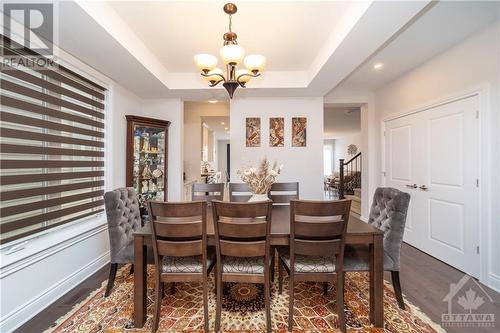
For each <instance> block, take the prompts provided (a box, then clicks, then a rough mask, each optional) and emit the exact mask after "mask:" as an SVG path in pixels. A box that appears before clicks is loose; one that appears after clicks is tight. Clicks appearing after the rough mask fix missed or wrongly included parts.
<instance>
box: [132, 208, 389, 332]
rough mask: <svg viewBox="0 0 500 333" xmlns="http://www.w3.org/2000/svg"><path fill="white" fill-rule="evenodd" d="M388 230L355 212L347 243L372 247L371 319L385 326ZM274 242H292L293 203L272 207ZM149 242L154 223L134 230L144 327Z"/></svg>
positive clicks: (137, 297) (210, 237)
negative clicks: (369, 222) (385, 238)
mask: <svg viewBox="0 0 500 333" xmlns="http://www.w3.org/2000/svg"><path fill="white" fill-rule="evenodd" d="M207 210H208V211H207V243H208V245H209V246H215V235H214V224H213V216H212V209H211V207H210V206H208V207H207ZM383 236H384V233H383V232H382V231H381V230H379V229H377V228H375V227H374V226H372V225H370V224H368V223H365V222H363V221H361V220H360V219H358V218H356V217H355V216H352V215H351V216H350V217H349V222H348V224H347V233H346V238H345V243H346V245H351V244H352V245H354V244H356V245H360V244H365V245H367V246H368V248H369V261H370V262H369V272H368V274H369V283H370V286H369V306H370V316H369V317H370V321H371V323H372V324H373V325H374V326H375V327H383V326H384V302H383V296H384V270H383V267H384V249H383ZM270 237H271V239H270V243H271V246H287V245H289V243H290V206H288V205H276V206H273V209H272V221H271V235H270ZM147 246H152V232H151V225H150V224H149V223H147V224H145V225H144V226H143V227H142V228H140V229H139V230H137V231H136V232H135V233H134V251H135V252H134V326H135V327H136V328H140V327H143V326H144V323H145V321H146V288H147V283H146V278H147V271H146V268H147V267H146V266H147V260H146V253H147V248H146V247H147Z"/></svg>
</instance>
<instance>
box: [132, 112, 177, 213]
mask: <svg viewBox="0 0 500 333" xmlns="http://www.w3.org/2000/svg"><path fill="white" fill-rule="evenodd" d="M125 117H126V118H127V165H126V172H127V179H126V184H127V186H128V187H133V188H134V189H135V190H136V192H137V198H138V200H139V207H140V210H141V218H142V221H143V222H145V221H147V220H148V210H147V207H146V202H147V201H148V200H163V201H166V200H167V193H168V187H167V185H168V182H167V175H168V169H167V165H168V128H169V126H170V122H169V121H166V120H159V119H152V118H145V117H139V116H133V115H127V116H125Z"/></svg>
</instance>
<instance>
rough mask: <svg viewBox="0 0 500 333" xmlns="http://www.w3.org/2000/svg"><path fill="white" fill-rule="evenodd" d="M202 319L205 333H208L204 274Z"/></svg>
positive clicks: (206, 293)
mask: <svg viewBox="0 0 500 333" xmlns="http://www.w3.org/2000/svg"><path fill="white" fill-rule="evenodd" d="M203 317H204V321H205V322H204V328H205V332H206V333H208V283H207V275H206V274H205V276H204V277H203Z"/></svg>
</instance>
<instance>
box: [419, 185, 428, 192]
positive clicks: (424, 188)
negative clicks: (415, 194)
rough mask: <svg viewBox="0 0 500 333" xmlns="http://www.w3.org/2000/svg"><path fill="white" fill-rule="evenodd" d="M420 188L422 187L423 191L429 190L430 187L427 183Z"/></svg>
mask: <svg viewBox="0 0 500 333" xmlns="http://www.w3.org/2000/svg"><path fill="white" fill-rule="evenodd" d="M419 189H421V190H422V191H427V190H428V189H429V188H428V187H427V186H425V185H422V186H420V187H419Z"/></svg>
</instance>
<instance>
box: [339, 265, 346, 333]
mask: <svg viewBox="0 0 500 333" xmlns="http://www.w3.org/2000/svg"><path fill="white" fill-rule="evenodd" d="M337 311H338V316H339V326H340V330H341V331H342V332H343V333H345V332H346V325H345V313H344V273H343V272H342V273H337Z"/></svg>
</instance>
